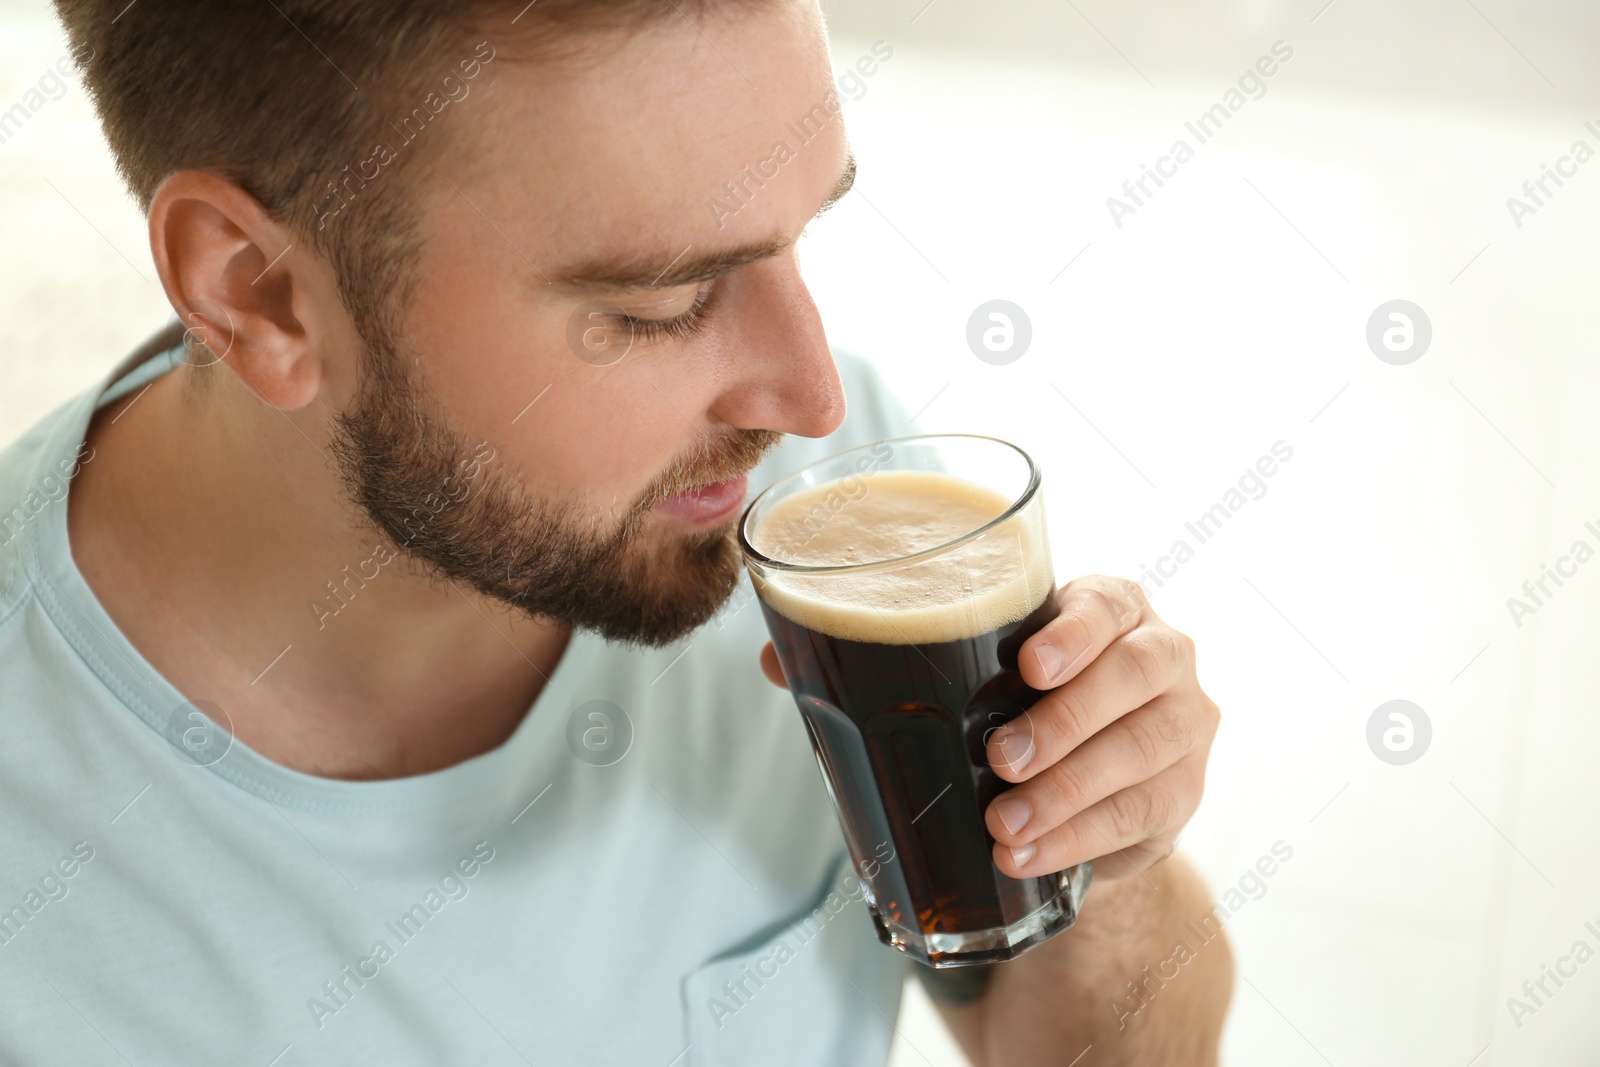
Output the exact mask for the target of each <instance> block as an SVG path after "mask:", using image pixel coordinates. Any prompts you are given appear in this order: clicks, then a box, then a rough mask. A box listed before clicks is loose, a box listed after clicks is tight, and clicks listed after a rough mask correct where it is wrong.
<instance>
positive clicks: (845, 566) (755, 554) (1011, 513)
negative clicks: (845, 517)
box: [739, 433, 1043, 574]
mask: <svg viewBox="0 0 1600 1067" xmlns="http://www.w3.org/2000/svg"><path fill="white" fill-rule="evenodd" d="M949 440H965V441H986V442H989V443H991V444H997V445H1003V446H1004V447H1006V448H1009V449H1010V450H1011V451H1012V452H1015V453H1016V454H1017V455H1018V456H1021V457H1022V462H1023V463H1025V464H1026V465H1027V469H1028V483H1027V485H1026V486H1025V487H1024V488H1023V490H1022V492H1020V493H1018V494H1017V497H1016V499H1015V500H1013V501H1012V502H1011V503H1010V504H1009V505H1008V506H1007V507H1006V509H1005V510H1004V511H1002V512H1001V513H1000V514H998V515H996V516H995V517H994V518H992V519H990V520H989V521H988V522H985V523H984V524H983V525H981V526H978V527H976V528H974V529H972V530H968V531H967V532H966V533H964V534H961V535H960V536H958V537H953V538H951V539H950V540H948V541H945V542H942V543H940V544H937V545H934V546H933V547H931V548H924V549H921V550H919V551H917V552H912V553H909V554H907V555H904V556H895V557H893V558H892V559H877V560H872V561H870V562H866V563H821V564H814V563H792V562H789V561H787V560H781V559H773V558H772V557H771V556H768V555H767V554H766V553H764V552H762V551H761V550H760V549H758V548H756V547H755V546H754V545H753V544H751V543H750V537H749V528H750V517H751V516H752V515H754V514H755V511H756V508H757V507H759V506H760V505H761V504H762V503H764V502H766V500H767V498H768V497H769V496H771V495H772V494H773V493H774V492H775V491H776V490H777V489H778V488H779V487H780V486H783V485H785V484H787V483H788V482H790V481H791V480H793V479H795V478H798V477H800V476H801V475H803V474H805V473H806V472H807V471H810V470H814V469H815V468H817V467H820V466H822V465H823V464H824V463H831V462H833V461H834V460H837V459H839V458H840V457H841V456H848V455H850V454H851V453H852V452H862V451H865V450H867V449H870V448H873V447H875V446H877V445H898V444H905V443H909V442H931V441H949ZM843 477H847V476H842V477H841V478H835V479H831V480H832V481H842V480H843ZM1042 483H1043V477H1042V475H1041V474H1040V472H1039V465H1038V464H1036V463H1035V462H1034V461H1033V457H1032V456H1030V455H1029V454H1028V453H1027V452H1026V451H1025V450H1024V449H1023V448H1022V447H1021V446H1019V445H1016V444H1013V443H1012V442H1010V441H1007V440H1005V439H1004V438H1000V437H991V436H989V435H988V434H979V433H919V434H907V435H906V436H904V437H886V438H884V439H882V440H879V441H868V442H867V443H866V444H863V445H856V446H854V447H852V448H845V449H841V450H839V451H838V452H835V453H833V454H832V455H827V456H823V457H822V458H821V459H815V460H812V461H811V462H810V463H807V464H806V465H805V466H803V467H800V468H799V469H797V470H793V471H790V472H789V473H788V474H786V475H784V476H783V477H782V478H779V479H778V480H777V481H775V482H773V483H772V484H771V485H769V486H767V487H766V488H765V489H763V490H762V491H761V492H759V493H757V494H756V497H755V499H754V500H752V501H750V503H749V505H748V506H747V507H746V508H745V509H744V513H743V514H742V515H740V516H739V548H740V550H741V551H742V552H743V554H744V559H745V562H746V563H747V564H748V563H753V564H756V565H758V566H760V567H762V568H764V569H767V570H775V571H783V572H785V573H788V574H845V573H852V572H860V571H866V570H871V569H873V568H877V567H892V566H898V565H900V564H904V563H912V562H916V561H918V560H922V559H927V558H930V557H933V556H937V555H940V554H941V553H944V552H948V551H950V550H951V549H952V548H955V547H957V546H959V545H962V544H965V543H966V542H969V541H975V540H977V539H978V538H979V537H982V536H983V535H985V534H987V533H988V532H989V531H991V530H993V529H995V528H996V527H998V526H1000V525H1001V524H1002V523H1005V522H1007V521H1008V520H1010V519H1012V518H1014V517H1015V516H1016V515H1017V514H1018V513H1020V512H1021V511H1022V509H1023V508H1025V507H1027V506H1028V505H1029V504H1030V503H1032V501H1033V498H1034V497H1035V496H1037V495H1038V493H1039V487H1040V485H1041V484H1042ZM820 484H823V485H826V484H828V483H827V482H823V483H820Z"/></svg>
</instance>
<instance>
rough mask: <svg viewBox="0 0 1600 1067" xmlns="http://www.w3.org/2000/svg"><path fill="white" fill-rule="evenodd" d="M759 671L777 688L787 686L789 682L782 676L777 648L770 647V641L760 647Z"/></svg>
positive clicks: (781, 666)
mask: <svg viewBox="0 0 1600 1067" xmlns="http://www.w3.org/2000/svg"><path fill="white" fill-rule="evenodd" d="M761 673H762V674H764V675H766V676H767V681H769V682H771V683H772V684H773V685H775V686H777V687H778V688H779V689H787V688H789V683H788V682H787V681H785V680H784V677H783V665H782V664H780V663H779V662H778V650H777V649H775V648H773V647H772V642H771V641H768V642H767V643H766V644H765V645H763V646H762V648H761Z"/></svg>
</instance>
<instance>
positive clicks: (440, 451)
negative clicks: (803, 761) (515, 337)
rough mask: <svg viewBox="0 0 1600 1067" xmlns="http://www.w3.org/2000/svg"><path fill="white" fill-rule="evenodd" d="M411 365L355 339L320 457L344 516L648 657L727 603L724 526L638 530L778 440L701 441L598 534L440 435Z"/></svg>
mask: <svg viewBox="0 0 1600 1067" xmlns="http://www.w3.org/2000/svg"><path fill="white" fill-rule="evenodd" d="M368 332H371V331H368ZM412 362H413V361H411V360H410V359H408V358H401V356H400V354H399V351H398V346H397V345H396V344H395V343H394V341H393V340H392V339H391V338H390V337H389V336H387V334H382V335H380V336H377V337H369V338H368V339H367V358H366V363H365V366H364V371H365V373H364V375H363V382H362V388H361V393H360V396H359V397H358V398H357V401H356V403H355V405H354V406H353V408H352V409H351V410H349V411H347V412H345V413H343V414H341V415H340V416H338V417H337V418H336V420H335V431H334V435H333V443H332V449H333V454H334V458H335V462H336V464H337V466H338V469H339V474H340V477H341V478H342V480H343V481H344V484H345V486H346V488H347V489H348V491H349V493H350V496H351V499H352V500H353V502H354V503H355V504H357V505H358V506H359V507H360V508H361V510H362V511H364V512H365V513H366V517H367V519H368V520H369V521H370V522H371V523H372V525H373V526H375V527H376V528H377V529H378V530H379V531H380V532H382V533H383V534H386V535H387V536H388V537H389V538H391V539H392V540H393V546H392V547H393V548H394V549H395V550H396V551H397V552H398V553H400V554H401V555H402V556H404V557H407V558H409V559H410V560H411V561H413V562H414V563H415V564H418V565H420V567H421V569H422V571H423V572H425V573H426V574H428V575H430V576H431V577H433V578H436V579H437V578H443V579H446V580H451V581H457V582H464V583H466V584H467V585H470V586H472V587H473V588H474V589H476V590H477V591H478V592H480V593H482V594H484V595H485V596H488V597H492V598H494V599H495V600H499V601H501V602H503V603H505V604H508V605H511V606H512V607H515V608H517V609H519V610H520V611H522V612H523V613H525V614H527V615H529V616H533V617H543V618H547V619H553V620H556V621H559V622H564V623H567V624H569V625H571V626H574V627H582V628H586V629H590V630H594V631H596V632H598V633H599V634H601V635H602V636H604V637H606V638H608V639H610V640H613V641H621V642H627V643H632V644H639V645H646V646H661V645H666V644H670V643H672V642H673V641H676V640H678V639H679V638H681V637H683V636H684V635H685V634H688V633H689V632H690V631H692V630H694V629H695V628H696V627H698V626H700V625H701V624H703V623H705V622H706V621H707V620H709V619H710V618H711V617H712V616H713V615H714V614H715V613H716V611H717V609H718V608H719V607H721V606H722V604H723V603H725V602H726V601H727V599H728V597H729V596H731V595H732V593H733V590H734V588H735V586H736V585H737V583H738V579H739V569H740V566H741V562H742V561H741V557H740V553H739V546H738V544H737V542H736V541H735V539H734V537H733V531H734V527H735V525H736V524H735V522H732V521H730V522H728V523H726V524H724V525H722V526H720V527H716V528H714V529H710V530H693V531H690V532H686V533H680V532H677V531H675V530H673V529H671V528H670V527H669V528H666V529H663V528H660V527H659V526H656V527H654V528H653V527H652V525H651V524H650V523H649V522H648V520H649V518H650V516H651V513H652V509H653V508H654V506H655V505H656V504H657V503H658V502H660V501H661V500H663V499H665V498H666V497H668V496H671V495H673V494H675V493H679V492H682V491H684V490H687V489H691V488H695V487H697V486H703V485H707V484H710V483H712V482H718V481H722V480H724V479H727V478H731V477H734V476H736V475H738V474H740V473H743V472H744V471H746V470H748V469H749V468H751V467H753V466H755V464H756V462H757V461H759V460H760V459H761V458H762V456H764V455H765V454H766V453H767V452H768V451H770V450H771V449H772V447H773V446H775V445H776V444H777V443H778V442H779V441H781V440H782V439H783V435H782V434H781V433H778V432H775V431H772V430H736V431H734V432H733V433H732V434H731V435H728V436H725V437H723V438H720V439H712V438H711V437H709V436H702V438H701V440H700V444H699V448H698V449H697V450H696V451H695V453H694V454H693V455H691V456H689V457H687V458H685V459H683V460H680V461H678V462H676V463H674V464H673V465H672V466H671V467H669V468H668V469H667V470H666V471H665V472H664V473H663V474H661V475H660V476H659V477H657V478H656V479H655V480H654V481H653V482H652V483H651V485H650V486H649V487H648V488H647V489H646V490H645V491H644V492H643V493H642V494H641V495H640V497H639V499H638V500H636V501H635V502H634V503H633V504H632V505H631V506H630V507H629V508H628V509H627V510H626V512H625V513H623V515H622V516H621V518H620V519H615V520H614V521H612V522H611V523H610V524H609V526H608V524H607V522H606V520H603V519H598V518H595V517H594V516H592V515H584V514H581V513H580V511H579V509H578V508H577V507H576V506H575V505H574V504H572V503H571V502H552V501H547V500H540V499H537V498H536V497H534V496H532V495H531V494H529V493H528V492H527V490H526V489H525V487H523V486H522V485H521V484H519V482H518V480H517V477H516V475H515V473H514V472H513V471H509V470H507V469H506V468H505V465H504V463H501V464H500V465H498V466H497V465H496V464H495V463H494V460H495V458H496V457H495V456H494V454H493V449H492V448H491V447H490V446H489V445H488V444H487V443H476V444H475V443H474V442H472V441H470V440H469V439H468V438H467V437H465V436H464V435H462V434H460V433H458V432H456V431H455V430H454V429H452V428H451V426H450V424H449V421H448V419H447V417H446V413H445V412H444V411H443V410H442V409H440V408H439V407H438V405H437V404H434V403H433V402H432V401H431V399H430V398H429V397H428V396H427V395H426V392H425V390H423V389H421V388H420V387H419V386H418V384H417V383H416V382H415V381H413V380H412V379H411V377H410V376H409V374H408V372H407V370H406V368H407V367H408V366H410V365H412ZM485 450H487V451H488V453H489V454H488V455H487V456H486V455H485V454H484V452H485Z"/></svg>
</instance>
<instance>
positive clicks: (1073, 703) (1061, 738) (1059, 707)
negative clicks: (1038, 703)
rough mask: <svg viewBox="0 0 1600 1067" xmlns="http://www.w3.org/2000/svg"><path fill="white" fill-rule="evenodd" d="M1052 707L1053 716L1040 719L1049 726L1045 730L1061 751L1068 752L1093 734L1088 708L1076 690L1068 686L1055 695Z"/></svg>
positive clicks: (1092, 724)
mask: <svg viewBox="0 0 1600 1067" xmlns="http://www.w3.org/2000/svg"><path fill="white" fill-rule="evenodd" d="M1053 707H1054V709H1055V714H1053V715H1042V716H1040V718H1041V719H1043V720H1044V721H1046V722H1048V723H1049V724H1050V725H1049V726H1048V727H1046V729H1047V730H1048V731H1049V732H1050V733H1051V734H1052V735H1053V736H1054V738H1055V740H1056V741H1057V742H1058V743H1059V744H1060V745H1061V747H1062V750H1063V751H1066V752H1070V751H1072V750H1073V749H1075V748H1077V747H1078V746H1079V745H1081V744H1083V742H1085V741H1087V740H1088V739H1089V735H1090V734H1092V733H1093V732H1094V723H1093V721H1092V720H1091V719H1090V712H1089V708H1088V707H1087V706H1086V705H1085V704H1084V702H1083V695H1082V694H1081V693H1080V692H1079V691H1078V690H1077V689H1075V688H1073V687H1071V686H1068V687H1067V688H1066V689H1064V690H1061V691H1060V692H1058V693H1056V695H1055V696H1054V698H1053Z"/></svg>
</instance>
